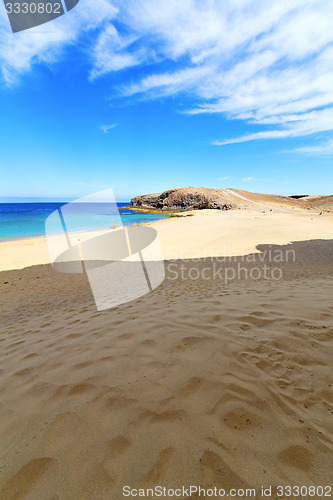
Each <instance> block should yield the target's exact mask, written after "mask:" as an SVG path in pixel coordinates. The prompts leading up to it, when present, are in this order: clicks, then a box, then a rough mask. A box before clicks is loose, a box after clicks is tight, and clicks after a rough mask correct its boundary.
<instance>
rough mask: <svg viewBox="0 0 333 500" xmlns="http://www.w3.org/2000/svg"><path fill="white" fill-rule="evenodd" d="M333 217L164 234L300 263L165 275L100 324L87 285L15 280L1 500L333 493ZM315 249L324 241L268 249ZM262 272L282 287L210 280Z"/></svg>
mask: <svg viewBox="0 0 333 500" xmlns="http://www.w3.org/2000/svg"><path fill="white" fill-rule="evenodd" d="M225 216H226V217H225ZM256 217H259V219H257V218H256ZM330 217H331V216H329V215H327V216H325V217H322V216H321V217H318V216H313V221H312V220H311V217H309V216H308V215H303V214H302V213H298V212H297V214H295V215H291V214H290V213H287V212H286V213H281V214H274V213H270V214H261V215H260V214H255V213H252V212H251V213H246V214H245V212H243V211H237V212H236V211H235V212H229V213H221V214H220V213H219V214H217V215H213V214H208V215H207V214H201V215H198V216H197V217H193V218H192V217H188V218H185V219H174V220H169V221H163V222H160V223H158V224H156V225H155V227H158V228H159V233H160V238H161V241H162V244H163V248H164V249H166V243H169V244H172V245H174V244H175V245H176V246H177V248H178V249H179V250H183V247H184V246H185V249H186V248H187V251H188V252H190V251H193V248H196V249H197V250H198V251H199V252H203V251H204V250H205V249H207V248H209V249H210V251H211V252H212V253H213V255H214V252H215V251H216V250H220V249H221V245H222V247H223V246H224V245H227V244H229V245H230V248H229V252H230V254H232V253H233V250H235V249H236V250H237V249H239V248H240V249H245V248H247V249H252V251H255V252H259V251H261V252H264V251H265V250H267V249H270V250H273V251H274V250H275V251H283V252H284V254H285V252H286V251H287V250H290V249H292V250H293V251H294V252H295V262H294V261H289V262H283V263H279V264H278V263H276V262H274V263H273V264H272V262H271V261H270V260H269V259H268V257H267V259H266V260H264V261H261V260H260V256H259V255H258V253H257V254H254V255H253V256H252V257H253V258H247V259H246V262H245V261H244V259H241V258H239V259H237V260H235V261H232V262H228V263H227V264H226V263H225V262H222V261H220V260H219V259H207V260H205V261H201V262H200V261H198V260H195V261H193V260H190V259H189V260H186V261H179V260H178V261H168V262H166V271H167V277H166V280H165V281H164V282H163V284H162V285H160V286H159V287H158V288H157V289H156V290H155V291H154V292H152V293H150V294H148V295H146V296H144V297H142V298H140V299H138V300H135V301H133V302H130V303H127V304H124V305H122V306H120V307H117V308H115V309H113V310H109V311H104V312H100V313H99V312H97V310H96V307H95V305H94V302H93V298H92V295H91V291H90V288H89V285H88V282H87V279H86V277H85V276H84V275H62V274H57V273H55V272H54V271H53V269H52V268H51V266H50V265H39V266H33V267H29V268H27V269H20V270H7V271H4V272H2V273H1V274H0V289H1V299H2V300H1V306H0V307H1V335H0V356H1V365H0V401H1V418H0V439H1V457H0V485H1V486H0V498H1V500H2V499H4V500H14V499H26V500H44V499H45V500H72V499H73V500H74V499H75V500H81V499H82V500H100V499H101V500H102V499H103V500H104V499H107V500H110V499H112V500H113V499H115V500H118V499H121V498H125V497H123V496H122V487H123V486H124V485H130V486H131V487H132V488H147V487H152V486H155V485H162V486H166V487H169V488H173V487H181V486H187V487H188V486H190V485H201V486H202V487H205V488H208V487H214V486H216V487H221V488H225V489H226V490H227V492H228V489H229V488H257V489H258V494H257V496H256V498H261V495H260V491H259V488H260V487H261V486H262V485H265V486H269V485H272V486H273V494H272V496H271V498H275V497H276V490H275V487H276V486H277V485H299V486H301V485H315V486H318V485H323V486H325V485H330V486H331V487H332V486H333V485H332V466H333V460H332V451H333V425H332V421H333V419H332V413H333V405H332V403H333V390H332V384H333V374H332V364H333V363H332V344H333V340H332V334H333V302H332V297H333V238H332V235H331V236H330V235H329V231H330V228H332V218H330ZM252 218H253V220H252ZM226 221H228V222H226ZM236 221H237V224H238V225H237V227H236V225H235V222H236ZM278 221H280V222H278ZM226 224H229V226H228V225H227V227H226ZM278 224H280V225H278ZM168 226H169V227H170V228H171V229H172V237H173V238H172V241H171V240H170V239H169V240H168V237H167V227H168ZM195 226H197V236H196V239H195V240H194V239H193V234H194V233H195ZM198 231H199V233H198ZM169 234H170V233H169ZM311 235H312V237H311ZM226 237H228V242H227V243H225V238H226ZM302 239H304V240H312V241H304V242H299V243H295V244H293V245H287V246H285V247H274V246H269V244H273V243H275V244H278V245H286V244H288V243H289V242H291V241H296V240H302ZM325 239H326V240H327V241H323V240H325ZM36 241H37V240H34V242H36ZM38 241H39V242H41V241H42V240H38ZM175 242H176V243H175ZM230 242H231V243H230ZM34 244H36V243H33V245H34ZM10 245H14V244H13V243H11V244H8V245H7V246H10ZM186 245H187V247H186ZM195 245H196V246H195ZM3 248H4V246H3V245H2V247H1V252H3ZM12 248H14V246H13V247H12ZM21 248H22V247H21ZM167 251H168V252H170V249H168V250H167ZM2 255H3V253H2ZM20 255H21V254H20ZM166 255H169V257H166V258H170V253H169V254H168V253H167V254H166ZM261 255H263V254H261ZM172 256H173V255H171V257H172ZM182 256H183V257H186V255H182ZM191 256H193V255H190V254H188V257H191ZM7 262H8V261H7ZM265 264H266V265H267V266H268V267H269V266H274V267H278V268H279V269H280V270H281V272H282V276H281V279H279V280H274V279H263V278H262V277H261V279H258V280H254V279H246V277H245V275H244V272H243V274H242V276H241V279H235V280H232V281H230V282H229V283H225V282H224V281H223V280H221V279H220V278H219V276H218V275H217V276H215V278H214V279H209V280H207V279H203V277H202V270H203V269H204V268H205V269H207V268H209V269H211V270H212V272H213V270H214V266H215V269H216V266H220V267H221V266H222V267H223V268H225V266H226V265H228V266H229V267H230V268H234V269H237V267H238V266H239V265H240V266H242V267H245V268H247V269H248V271H251V270H252V269H254V268H260V269H261V268H262V267H263V265H265ZM19 265H22V261H21V262H18V261H17V264H16V266H14V267H17V266H19ZM193 268H194V269H196V270H197V271H198V272H199V276H200V277H199V278H198V279H190V278H189V273H190V272H191V269H193ZM181 272H182V273H183V277H184V276H185V278H184V279H181V278H180V273H181ZM175 273H177V274H178V278H177V279H175ZM6 281H7V282H8V283H6V284H4V282H6ZM299 497H300V495H299V496H298V498H299ZM304 497H305V498H309V497H310V496H309V495H307V496H306V495H303V498H304ZM192 498H194V499H195V498H199V497H198V495H193V496H192ZM200 498H208V497H204V496H201V497H200ZM236 498H238V497H237V496H236ZM282 498H286V496H283V497H282ZM289 498H290V497H289ZM312 498H317V496H314V497H312Z"/></svg>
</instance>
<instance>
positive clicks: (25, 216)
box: [0, 202, 168, 241]
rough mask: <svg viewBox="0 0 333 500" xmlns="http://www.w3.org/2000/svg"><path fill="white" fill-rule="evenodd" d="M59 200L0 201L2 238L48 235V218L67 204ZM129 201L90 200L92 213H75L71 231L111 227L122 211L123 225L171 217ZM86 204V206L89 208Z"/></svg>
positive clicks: (0, 235)
mask: <svg viewBox="0 0 333 500" xmlns="http://www.w3.org/2000/svg"><path fill="white" fill-rule="evenodd" d="M66 204H67V203H66V202H63V203H61V202H59V203H0V241H9V240H16V239H24V238H33V237H35V236H45V220H46V219H47V217H48V216H49V215H50V214H51V213H52V212H54V211H55V210H57V209H59V208H60V207H62V206H64V205H66ZM128 205H129V203H117V207H116V205H110V204H102V203H91V204H89V213H88V214H87V210H86V209H85V210H83V211H82V213H81V214H78V212H76V213H75V214H73V218H72V221H71V222H73V224H74V226H73V224H72V226H71V230H75V231H80V230H81V231H84V230H91V229H109V228H110V227H111V226H113V225H115V224H118V223H119V216H118V213H119V214H120V217H121V220H122V223H123V225H124V226H129V225H131V224H142V223H143V222H152V221H156V220H160V219H164V218H166V217H168V216H167V215H162V214H144V213H140V212H135V211H131V210H129V209H127V208H126V209H125V208H123V207H125V206H128ZM86 206H87V205H85V207H86Z"/></svg>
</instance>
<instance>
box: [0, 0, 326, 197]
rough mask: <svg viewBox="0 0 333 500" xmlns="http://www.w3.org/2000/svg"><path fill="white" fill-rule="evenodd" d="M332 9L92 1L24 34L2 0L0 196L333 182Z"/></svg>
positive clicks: (297, 187)
mask: <svg viewBox="0 0 333 500" xmlns="http://www.w3.org/2000/svg"><path fill="white" fill-rule="evenodd" d="M222 4H224V5H222ZM332 18H333V2H332V1H331V0H308V1H304V0H303V1H299V0H289V1H288V2H282V1H276V2H271V3H270V5H268V2H267V1H266V0H265V1H263V0H233V1H230V2H221V1H220V0H216V1H215V0H201V1H196V0H183V1H182V2H179V1H178V0H177V1H175V0H169V1H168V2H165V1H164V0H163V1H162V0H136V1H132V0H122V1H120V0H119V1H118V0H116V1H112V0H110V1H107V0H91V1H89V0H81V1H80V3H79V4H78V6H77V7H76V8H75V9H73V10H72V11H71V12H70V13H68V14H66V15H65V16H63V17H60V18H58V19H56V20H55V21H52V22H51V23H48V24H46V25H44V26H40V27H37V28H33V29H31V30H27V31H26V32H22V33H17V34H15V35H13V34H11V33H10V31H9V22H8V19H7V17H6V13H5V10H4V8H3V7H2V5H0V68H1V76H0V109H1V119H0V138H1V139H0V147H1V149H0V151H1V153H0V154H1V156H0V165H1V184H0V197H1V198H2V200H4V199H5V198H7V197H17V198H21V197H23V198H25V199H26V198H30V197H31V198H38V199H41V198H52V199H57V200H61V201H62V200H64V201H65V200H68V199H72V198H75V197H79V196H81V195H84V194H87V193H90V192H94V191H98V190H102V189H104V188H108V187H112V188H113V190H114V192H115V194H116V197H117V199H118V200H119V201H127V200H128V199H130V197H132V196H134V195H138V194H144V193H150V192H159V191H163V190H166V189H169V188H173V187H181V186H188V185H191V186H204V187H233V188H240V189H246V190H248V191H258V192H267V193H279V194H285V195H289V194H332V193H333V169H332V166H333V133H332V130H333V64H332V61H333V32H332V29H331V19H332Z"/></svg>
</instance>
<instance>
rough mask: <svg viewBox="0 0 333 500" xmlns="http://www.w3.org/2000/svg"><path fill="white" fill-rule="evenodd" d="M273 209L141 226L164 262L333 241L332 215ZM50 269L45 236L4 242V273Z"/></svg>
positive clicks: (0, 258)
mask: <svg viewBox="0 0 333 500" xmlns="http://www.w3.org/2000/svg"><path fill="white" fill-rule="evenodd" d="M269 208H270V207H266V209H265V210H264V211H263V210H262V207H260V208H257V207H251V208H249V209H247V210H228V211H220V210H209V209H208V210H200V211H196V210H194V211H187V212H184V213H183V214H177V215H179V216H177V217H167V218H165V219H160V220H158V221H153V222H144V223H142V224H143V225H147V226H150V227H153V228H155V229H156V230H157V232H158V235H159V239H160V242H161V246H162V251H163V258H164V260H170V259H193V258H199V257H219V256H224V255H225V256H237V255H247V254H251V253H253V252H258V250H257V246H258V245H262V244H273V245H274V244H277V245H285V244H288V243H291V242H295V241H309V240H318V239H322V240H325V239H327V240H330V239H332V238H333V214H325V215H323V216H319V215H318V216H316V215H314V214H309V212H308V211H298V210H297V211H296V210H292V209H289V210H281V209H280V210H275V211H270V210H269ZM79 232H82V233H83V231H79ZM84 232H86V231H84ZM93 232H96V235H98V234H100V233H101V232H102V231H93ZM52 236H54V237H56V235H52ZM49 263H50V257H49V253H48V247H47V238H46V236H38V237H31V238H29V237H28V238H25V239H18V240H9V241H1V242H0V271H6V270H13V269H23V268H26V267H30V266H33V265H40V264H49Z"/></svg>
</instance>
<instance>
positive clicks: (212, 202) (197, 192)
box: [131, 187, 234, 210]
mask: <svg viewBox="0 0 333 500" xmlns="http://www.w3.org/2000/svg"><path fill="white" fill-rule="evenodd" d="M131 206H132V207H133V208H149V209H159V210H202V209H204V208H215V209H218V210H228V209H230V208H233V206H234V205H233V204H232V203H231V202H230V200H228V199H227V197H226V196H224V195H223V193H222V190H219V189H208V188H196V187H187V188H178V189H170V190H168V191H164V192H163V193H155V194H146V195H143V196H136V197H135V198H133V199H132V200H131Z"/></svg>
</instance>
